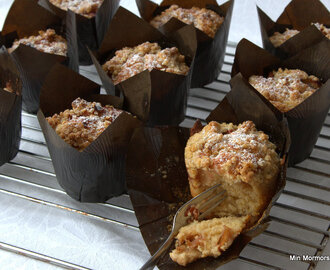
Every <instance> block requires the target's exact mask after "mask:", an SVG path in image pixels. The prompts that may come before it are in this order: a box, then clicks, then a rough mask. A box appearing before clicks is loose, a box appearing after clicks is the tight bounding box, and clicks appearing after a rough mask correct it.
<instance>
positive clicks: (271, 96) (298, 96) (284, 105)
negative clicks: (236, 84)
mask: <svg viewBox="0 0 330 270" xmlns="http://www.w3.org/2000/svg"><path fill="white" fill-rule="evenodd" d="M249 83H250V84H251V85H252V86H253V87H254V88H255V89H256V90H257V91H258V92H260V93H261V94H262V95H263V96H264V97H265V98H267V99H268V100H269V101H270V102H271V103H272V104H273V105H274V106H275V107H276V108H277V109H279V110H280V111H281V112H287V111H289V110H291V109H293V108H294V107H296V106H298V105H299V104H300V103H301V102H303V101H304V100H305V99H306V98H308V97H309V96H310V95H312V94H313V93H314V92H315V91H316V90H317V89H318V88H320V86H321V82H320V80H319V79H318V78H317V77H315V76H313V75H308V74H307V73H306V72H304V71H302V70H299V69H284V70H283V69H281V68H279V69H278V70H277V71H273V72H272V73H271V74H270V76H269V77H268V78H264V77H262V76H257V75H253V76H251V77H250V78H249Z"/></svg>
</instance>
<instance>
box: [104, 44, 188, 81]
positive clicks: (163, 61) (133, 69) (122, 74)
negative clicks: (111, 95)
mask: <svg viewBox="0 0 330 270" xmlns="http://www.w3.org/2000/svg"><path fill="white" fill-rule="evenodd" d="M103 69H104V70H105V71H106V72H107V73H108V75H109V76H110V77H111V78H112V81H113V82H114V84H118V83H120V82H122V81H124V80H126V79H128V78H130V77H132V76H134V75H136V74H138V73H140V72H142V71H144V70H146V69H148V70H149V71H151V70H152V69H158V70H161V71H165V72H170V73H175V74H180V75H186V74H187V73H188V71H189V67H188V66H187V65H186V63H185V57H184V56H183V55H181V54H180V52H179V50H178V49H177V48H176V47H172V48H166V49H163V50H162V49H161V47H160V46H159V45H158V44H157V43H150V42H145V43H142V44H140V45H138V46H136V47H133V48H129V47H125V48H123V49H121V50H118V51H116V53H115V56H114V57H113V58H112V59H110V60H109V61H107V62H106V63H105V64H104V65H103Z"/></svg>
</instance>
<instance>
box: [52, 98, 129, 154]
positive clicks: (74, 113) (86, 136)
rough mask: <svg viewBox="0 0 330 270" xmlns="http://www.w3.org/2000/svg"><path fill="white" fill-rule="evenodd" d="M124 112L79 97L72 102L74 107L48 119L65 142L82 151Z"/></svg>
mask: <svg viewBox="0 0 330 270" xmlns="http://www.w3.org/2000/svg"><path fill="white" fill-rule="evenodd" d="M122 112H123V111H122V110H118V109H115V108H114V107H113V106H110V105H105V106H102V105H101V104H100V103H99V102H88V101H86V100H84V99H81V98H77V99H75V100H74V101H73V102H72V109H68V110H65V111H64V112H61V113H59V114H54V115H53V116H52V117H47V118H46V119H47V121H48V123H49V124H50V125H51V126H52V128H53V129H55V131H56V133H57V134H58V135H59V136H60V137H61V138H62V139H63V140H64V141H65V142H67V143H68V144H70V145H71V146H73V147H74V148H76V149H78V150H79V151H82V150H84V149H85V148H86V147H87V146H88V145H89V144H91V143H92V142H93V141H94V140H95V139H96V138H97V137H98V136H99V135H100V134H101V133H102V132H103V131H104V130H105V129H106V128H107V127H108V126H109V125H110V124H111V123H112V122H113V121H114V120H115V119H116V118H117V117H118V116H119V115H120V114H121V113H122Z"/></svg>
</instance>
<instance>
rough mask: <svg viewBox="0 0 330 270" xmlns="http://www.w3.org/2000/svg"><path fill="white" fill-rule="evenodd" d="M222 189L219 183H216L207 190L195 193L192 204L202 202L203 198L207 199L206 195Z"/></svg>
mask: <svg viewBox="0 0 330 270" xmlns="http://www.w3.org/2000/svg"><path fill="white" fill-rule="evenodd" d="M222 190H223V189H222V188H221V184H217V185H215V186H213V187H211V188H209V189H208V190H207V191H204V192H202V193H201V194H199V195H197V196H196V197H195V198H194V204H195V205H197V204H199V203H201V202H203V201H204V200H207V198H208V197H210V196H212V193H215V194H217V193H219V192H220V191H222Z"/></svg>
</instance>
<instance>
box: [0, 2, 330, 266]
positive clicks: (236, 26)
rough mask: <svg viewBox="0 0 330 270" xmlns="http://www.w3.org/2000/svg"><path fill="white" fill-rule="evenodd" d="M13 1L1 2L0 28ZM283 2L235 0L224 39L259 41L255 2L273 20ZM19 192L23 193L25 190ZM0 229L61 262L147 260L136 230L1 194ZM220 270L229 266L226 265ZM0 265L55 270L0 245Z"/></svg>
mask: <svg viewBox="0 0 330 270" xmlns="http://www.w3.org/2000/svg"><path fill="white" fill-rule="evenodd" d="M31 1H32V0H31ZM12 2H13V1H11V0H0V28H1V27H2V24H3V22H4V19H5V16H6V14H7V12H8V9H9V7H10V5H11V3H12ZM155 2H156V1H155ZM157 2H160V1H157ZM221 2H224V1H221ZM288 2H289V0H282V1H273V0H257V1H253V0H235V3H236V4H235V8H234V13H233V18H232V24H231V30H230V34H229V41H233V42H238V41H239V40H240V39H241V38H243V37H245V38H248V39H249V40H251V41H252V42H254V43H256V44H258V45H261V38H260V31H259V25H258V19H257V14H256V8H255V3H257V4H258V5H259V6H260V7H261V8H262V9H263V10H264V11H265V12H266V13H267V14H269V15H270V17H271V18H272V19H274V20H275V19H276V18H277V17H278V16H279V15H280V14H281V12H282V11H283V9H284V7H285V6H286V4H287V3H288ZM322 2H323V3H324V4H325V5H326V6H327V7H328V9H329V8H330V0H323V1H322ZM121 5H122V6H124V7H125V8H128V9H129V10H131V11H133V12H134V13H137V8H136V5H135V1H133V0H122V1H121ZM0 184H1V185H2V183H0ZM21 192H22V193H24V192H25V190H22V191H21ZM29 192H30V194H31V195H33V192H35V194H36V196H41V195H40V194H38V190H37V189H36V190H32V191H31V190H29ZM45 194H46V193H45ZM46 195H47V194H46ZM49 196H54V194H52V195H49ZM45 199H47V198H45ZM48 199H49V198H48ZM51 200H52V201H56V200H58V201H59V202H60V201H61V202H63V201H66V203H67V204H68V205H73V207H74V205H77V204H78V203H77V202H74V201H73V200H71V199H70V198H68V197H67V196H66V195H64V194H58V198H51ZM91 207H92V206H91ZM66 216H67V217H66ZM22 227H23V228H24V232H23V233H22ZM18 228H20V229H18ZM0 231H1V233H0V241H4V242H7V243H18V242H19V243H21V247H25V248H27V249H31V250H37V251H39V252H40V253H43V254H47V255H49V256H52V254H53V256H55V257H59V254H60V257H61V258H62V259H63V260H67V261H70V262H74V263H77V264H80V265H88V266H89V267H90V268H93V269H137V268H138V266H141V265H142V264H143V262H144V261H146V259H147V258H148V251H147V248H146V247H145V246H144V244H143V241H142V240H141V235H140V233H139V232H136V231H133V230H129V229H123V228H122V227H116V226H111V228H109V227H108V226H106V224H105V223H102V222H99V221H97V220H93V219H89V220H88V222H86V218H84V217H83V216H80V215H71V214H70V213H69V212H64V211H60V210H58V209H55V208H47V207H44V206H42V205H38V204H35V203H33V202H25V203H24V204H23V205H22V204H21V203H17V201H16V200H12V198H11V197H6V196H0ZM31 235H38V238H36V239H35V240H34V241H31V237H29V236H31ZM57 237H61V238H64V239H66V241H65V243H66V244H65V245H63V246H57V241H56V240H57V239H56V238H57ZM45 243H46V244H45ZM86 243H88V244H87V245H86ZM125 243H129V245H127V250H126V252H129V253H130V254H131V256H130V257H129V258H127V261H126V262H125V263H123V259H122V256H123V253H122V250H123V247H125ZM117 247H118V248H117ZM225 268H226V269H230V266H229V267H225ZM0 269H57V267H55V266H51V265H49V264H45V263H43V262H40V261H37V260H33V259H30V258H27V257H24V256H21V255H16V254H14V253H11V252H7V251H3V250H1V249H0ZM242 269H243V268H242ZM324 269H326V268H324Z"/></svg>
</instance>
